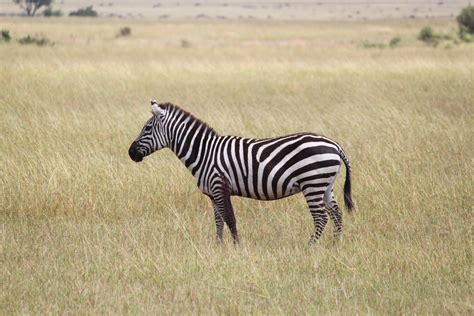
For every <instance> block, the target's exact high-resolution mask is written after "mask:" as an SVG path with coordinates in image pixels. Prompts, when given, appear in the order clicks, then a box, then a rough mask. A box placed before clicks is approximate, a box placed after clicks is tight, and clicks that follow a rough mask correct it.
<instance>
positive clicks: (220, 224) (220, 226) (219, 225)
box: [211, 198, 224, 242]
mask: <svg viewBox="0 0 474 316" xmlns="http://www.w3.org/2000/svg"><path fill="white" fill-rule="evenodd" d="M211 201H212V207H213V208H214V221H215V222H216V230H217V231H216V233H217V234H216V237H217V241H218V242H222V234H223V232H224V219H223V218H222V215H221V213H220V212H219V209H218V207H217V205H216V203H215V202H214V199H213V198H211Z"/></svg>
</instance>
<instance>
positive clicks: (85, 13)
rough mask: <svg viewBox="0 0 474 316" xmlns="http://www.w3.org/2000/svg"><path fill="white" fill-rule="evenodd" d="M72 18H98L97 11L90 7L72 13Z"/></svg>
mask: <svg viewBox="0 0 474 316" xmlns="http://www.w3.org/2000/svg"><path fill="white" fill-rule="evenodd" d="M69 15H70V16H91V17H96V16H97V11H95V10H94V9H93V8H92V6H91V5H90V6H88V7H85V8H81V9H79V10H77V11H72V12H71V13H69Z"/></svg>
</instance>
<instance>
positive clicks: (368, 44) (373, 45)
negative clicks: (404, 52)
mask: <svg viewBox="0 0 474 316" xmlns="http://www.w3.org/2000/svg"><path fill="white" fill-rule="evenodd" d="M386 46H387V45H385V44H384V43H378V42H369V41H363V42H362V47H364V48H385V47H386Z"/></svg>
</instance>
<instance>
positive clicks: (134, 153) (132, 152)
mask: <svg viewBox="0 0 474 316" xmlns="http://www.w3.org/2000/svg"><path fill="white" fill-rule="evenodd" d="M137 147H138V143H137V142H133V143H132V145H130V148H129V149H128V155H129V156H130V158H131V159H132V160H133V161H135V162H140V161H142V160H143V155H142V153H140V152H139V151H138V150H137Z"/></svg>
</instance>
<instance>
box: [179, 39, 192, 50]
mask: <svg viewBox="0 0 474 316" xmlns="http://www.w3.org/2000/svg"><path fill="white" fill-rule="evenodd" d="M181 47H182V48H189V47H191V43H190V42H189V41H188V40H187V39H182V40H181Z"/></svg>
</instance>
